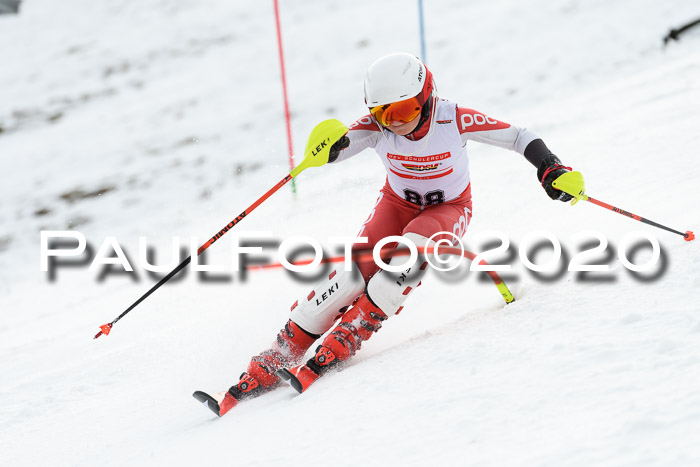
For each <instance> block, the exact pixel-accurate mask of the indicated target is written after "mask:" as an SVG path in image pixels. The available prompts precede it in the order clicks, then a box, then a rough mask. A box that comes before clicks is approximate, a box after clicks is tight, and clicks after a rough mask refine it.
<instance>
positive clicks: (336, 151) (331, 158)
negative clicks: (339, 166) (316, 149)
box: [328, 135, 350, 162]
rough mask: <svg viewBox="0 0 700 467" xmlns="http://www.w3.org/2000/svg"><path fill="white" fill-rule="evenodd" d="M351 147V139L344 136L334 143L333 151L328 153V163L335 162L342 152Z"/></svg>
mask: <svg viewBox="0 0 700 467" xmlns="http://www.w3.org/2000/svg"><path fill="white" fill-rule="evenodd" d="M348 146H350V138H348V135H343V136H342V137H341V138H340V139H339V140H338V141H336V142H335V143H333V146H331V150H330V152H329V153H328V162H335V160H336V159H337V158H338V156H339V155H340V151H342V150H343V149H345V148H347V147H348Z"/></svg>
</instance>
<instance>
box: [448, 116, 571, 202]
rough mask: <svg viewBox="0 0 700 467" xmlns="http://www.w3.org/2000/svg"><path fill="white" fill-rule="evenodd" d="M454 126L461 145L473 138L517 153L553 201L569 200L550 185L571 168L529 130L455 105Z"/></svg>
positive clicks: (566, 195) (569, 198)
mask: <svg viewBox="0 0 700 467" xmlns="http://www.w3.org/2000/svg"><path fill="white" fill-rule="evenodd" d="M457 126H458V128H459V132H460V134H461V136H462V142H463V144H467V141H468V140H474V141H478V142H480V143H486V144H490V145H493V146H498V147H502V148H505V149H510V150H513V151H517V152H519V153H520V154H522V155H523V156H525V159H527V160H528V161H529V162H530V163H531V164H532V165H534V166H535V168H536V169H537V180H539V182H540V183H541V184H542V187H543V188H544V190H545V192H546V193H547V196H549V197H550V198H551V199H553V200H559V201H569V200H571V198H572V196H571V195H569V194H567V193H564V192H563V191H560V190H557V189H556V188H554V187H553V186H552V182H553V181H554V180H556V179H557V177H559V176H560V175H561V174H563V173H564V172H569V171H570V170H571V169H570V168H568V167H564V165H563V164H562V163H561V161H560V160H559V158H558V157H557V156H555V155H554V154H552V151H550V150H549V148H548V147H547V145H546V144H544V141H542V139H541V138H539V137H538V136H537V135H536V134H535V133H533V132H532V131H530V130H528V129H526V128H519V127H516V126H513V125H511V124H509V123H506V122H501V121H498V120H496V119H493V118H491V117H488V116H487V115H484V114H482V113H480V112H477V111H475V110H472V109H465V108H462V107H457Z"/></svg>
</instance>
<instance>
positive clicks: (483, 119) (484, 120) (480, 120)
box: [462, 114, 498, 129]
mask: <svg viewBox="0 0 700 467" xmlns="http://www.w3.org/2000/svg"><path fill="white" fill-rule="evenodd" d="M497 123H498V120H494V119H493V118H491V117H487V116H485V115H481V114H464V115H462V129H465V128H468V127H470V126H472V125H486V124H489V125H495V124H497Z"/></svg>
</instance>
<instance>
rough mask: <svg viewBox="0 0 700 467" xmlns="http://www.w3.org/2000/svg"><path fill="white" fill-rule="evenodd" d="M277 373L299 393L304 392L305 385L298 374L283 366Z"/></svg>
mask: <svg viewBox="0 0 700 467" xmlns="http://www.w3.org/2000/svg"><path fill="white" fill-rule="evenodd" d="M275 374H276V375H277V376H279V378H280V379H281V380H282V381H284V382H286V383H287V384H289V385H290V386H291V387H293V388H294V389H295V390H296V391H297V392H298V393H299V394H301V393H302V392H304V387H303V386H302V384H301V381H299V379H298V378H297V377H296V376H294V373H292V372H291V371H289V370H288V369H286V368H282V369H280V370H277V371H276V372H275Z"/></svg>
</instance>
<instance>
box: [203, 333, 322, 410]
mask: <svg viewBox="0 0 700 467" xmlns="http://www.w3.org/2000/svg"><path fill="white" fill-rule="evenodd" d="M318 337H319V336H316V335H313V334H309V333H307V332H306V331H304V330H303V329H301V328H300V327H299V326H297V325H296V323H294V322H293V321H292V320H289V321H288V322H287V324H285V325H284V329H282V330H281V331H280V332H279V333H278V334H277V338H276V339H275V342H273V343H272V346H271V347H270V348H269V349H268V350H265V351H264V352H262V353H260V354H259V355H256V356H255V357H253V358H252V359H251V362H250V364H249V365H248V369H247V370H246V371H245V372H244V373H243V374H242V375H241V377H240V381H238V383H237V384H236V385H234V386H231V388H229V390H228V391H227V392H223V393H218V394H215V395H213V396H210V395H209V394H207V393H205V392H202V391H197V392H195V393H194V394H193V396H194V398H195V399H197V400H198V401H200V402H202V403H204V404H206V405H207V407H209V409H210V410H211V411H212V412H214V413H216V414H217V415H218V416H222V415H224V414H225V413H226V412H228V411H229V410H231V409H232V408H233V407H235V406H236V404H238V403H239V402H240V401H242V400H245V399H250V398H253V397H257V396H259V395H261V394H263V393H265V392H267V391H269V390H271V389H273V388H275V387H277V386H278V385H279V384H280V379H279V377H278V376H277V375H275V372H276V371H277V370H279V369H280V368H283V367H285V366H292V365H297V364H298V363H299V361H300V360H301V359H302V358H303V357H304V353H306V351H307V350H308V348H309V347H311V344H313V343H314V342H315V341H316V339H318Z"/></svg>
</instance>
